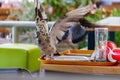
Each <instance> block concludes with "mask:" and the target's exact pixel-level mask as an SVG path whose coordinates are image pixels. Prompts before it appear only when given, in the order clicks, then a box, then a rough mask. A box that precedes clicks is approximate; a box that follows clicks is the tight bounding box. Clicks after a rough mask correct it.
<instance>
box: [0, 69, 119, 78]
mask: <svg viewBox="0 0 120 80" xmlns="http://www.w3.org/2000/svg"><path fill="white" fill-rule="evenodd" d="M0 80H120V75H104V74H81V73H67V72H55V71H42V72H39V71H38V72H34V73H29V72H27V71H16V70H7V71H1V70H0Z"/></svg>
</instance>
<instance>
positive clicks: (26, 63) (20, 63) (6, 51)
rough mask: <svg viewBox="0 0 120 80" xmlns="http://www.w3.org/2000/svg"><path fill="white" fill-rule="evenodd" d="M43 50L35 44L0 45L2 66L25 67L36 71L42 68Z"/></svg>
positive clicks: (0, 64)
mask: <svg viewBox="0 0 120 80" xmlns="http://www.w3.org/2000/svg"><path fill="white" fill-rule="evenodd" d="M40 54H41V51H40V49H39V47H38V46H37V45H33V44H20V43H19V44H2V45H0V68H25V69H28V70H30V71H36V70H39V68H40V62H39V61H38V58H39V57H40Z"/></svg>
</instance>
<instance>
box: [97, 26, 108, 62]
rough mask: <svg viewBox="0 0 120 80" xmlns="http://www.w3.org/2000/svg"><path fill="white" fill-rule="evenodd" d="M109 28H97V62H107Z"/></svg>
mask: <svg viewBox="0 0 120 80" xmlns="http://www.w3.org/2000/svg"><path fill="white" fill-rule="evenodd" d="M107 39H108V28H95V52H96V55H95V60H96V61H106V48H107Z"/></svg>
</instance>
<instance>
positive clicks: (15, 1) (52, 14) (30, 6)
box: [0, 0, 120, 49]
mask: <svg viewBox="0 0 120 80" xmlns="http://www.w3.org/2000/svg"><path fill="white" fill-rule="evenodd" d="M89 1H91V2H92V3H93V5H94V9H93V10H92V11H91V12H90V13H89V14H88V15H86V16H85V18H86V19H87V20H89V21H90V22H93V23H95V22H97V21H99V20H101V19H104V18H106V17H109V16H120V0H40V2H41V3H42V6H43V8H44V10H45V11H46V14H47V17H48V20H49V21H56V20H57V19H59V18H60V17H61V16H63V15H65V13H67V12H68V11H71V10H74V9H76V8H78V7H79V6H85V5H87V4H88V3H89ZM0 20H1V21H11V20H12V21H34V0H0ZM17 30H18V32H19V42H20V43H31V44H34V43H35V37H34V33H35V28H34V27H32V28H31V27H24V28H23V27H22V28H18V29H17ZM115 36H116V37H115V43H116V44H117V46H120V40H119V39H120V32H115ZM11 37H12V35H11V29H10V28H4V27H2V26H1V27H0V39H1V40H2V41H3V43H4V42H5V40H6V42H11ZM3 38H4V39H3ZM0 42H1V41H0ZM1 43H2V42H1ZM86 46H87V36H86V38H85V39H84V40H83V41H80V42H79V43H78V44H77V48H79V49H81V48H84V47H86Z"/></svg>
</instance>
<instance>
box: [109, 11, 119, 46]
mask: <svg viewBox="0 0 120 80" xmlns="http://www.w3.org/2000/svg"><path fill="white" fill-rule="evenodd" d="M111 12H112V14H113V16H120V10H117V9H113V10H112V11H111ZM115 43H116V44H117V46H119V47H120V32H115Z"/></svg>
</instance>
